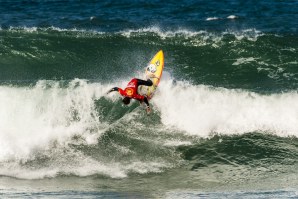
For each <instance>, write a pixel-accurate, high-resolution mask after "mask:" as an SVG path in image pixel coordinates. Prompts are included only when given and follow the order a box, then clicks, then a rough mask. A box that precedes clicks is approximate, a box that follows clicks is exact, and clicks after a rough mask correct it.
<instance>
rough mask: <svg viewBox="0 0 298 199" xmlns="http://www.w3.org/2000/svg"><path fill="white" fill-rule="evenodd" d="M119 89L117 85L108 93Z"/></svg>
mask: <svg viewBox="0 0 298 199" xmlns="http://www.w3.org/2000/svg"><path fill="white" fill-rule="evenodd" d="M117 90H118V88H117V87H114V88H112V89H111V90H109V91H108V92H107V94H109V93H110V92H113V91H117Z"/></svg>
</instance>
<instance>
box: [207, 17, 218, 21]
mask: <svg viewBox="0 0 298 199" xmlns="http://www.w3.org/2000/svg"><path fill="white" fill-rule="evenodd" d="M215 20H219V18H218V17H208V18H207V19H206V21H215Z"/></svg>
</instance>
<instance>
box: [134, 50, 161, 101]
mask: <svg viewBox="0 0 298 199" xmlns="http://www.w3.org/2000/svg"><path fill="white" fill-rule="evenodd" d="M163 68H164V55H163V51H162V50H160V51H158V52H157V53H156V54H155V55H154V57H153V58H152V59H151V61H150V62H149V64H148V65H147V67H146V69H145V78H146V79H151V81H152V82H153V85H152V86H140V94H142V95H145V96H146V97H147V98H148V99H151V98H152V97H153V95H154V93H155V91H156V89H157V86H158V84H159V82H160V79H161V75H162V71H163Z"/></svg>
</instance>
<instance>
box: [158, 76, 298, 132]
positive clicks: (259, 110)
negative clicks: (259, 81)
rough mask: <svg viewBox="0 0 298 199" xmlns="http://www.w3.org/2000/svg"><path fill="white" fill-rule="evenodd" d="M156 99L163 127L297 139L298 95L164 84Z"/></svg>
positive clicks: (183, 84)
mask: <svg viewBox="0 0 298 199" xmlns="http://www.w3.org/2000/svg"><path fill="white" fill-rule="evenodd" d="M159 90H160V92H158V94H157V95H156V96H155V97H154V98H153V101H154V105H155V106H156V107H158V109H159V110H160V112H161V120H162V122H163V124H164V125H166V126H168V127H170V126H173V127H174V128H178V129H180V130H181V131H184V132H186V133H187V134H191V135H197V136H201V137H208V136H210V135H212V134H213V133H220V134H225V135H231V134H243V133H247V132H255V131H259V132H269V133H274V134H276V135H279V136H298V129H297V122H298V112H297V111H296V110H297V108H298V94H297V93H296V92H289V93H282V94H271V95H260V94H257V93H253V92H248V91H242V90H228V89H224V88H217V89H214V88H210V87H207V86H203V85H197V86H195V85H191V84H189V83H186V82H177V84H173V82H172V81H171V80H168V81H162V82H161V84H160V86H159Z"/></svg>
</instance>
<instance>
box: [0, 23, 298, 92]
mask: <svg viewBox="0 0 298 199" xmlns="http://www.w3.org/2000/svg"><path fill="white" fill-rule="evenodd" d="M0 34H1V37H2V43H1V46H0V48H1V51H2V56H1V58H0V63H1V71H2V72H1V74H0V77H1V80H2V81H4V82H5V81H22V80H24V81H28V80H31V81H36V80H40V79H65V80H69V79H73V78H82V79H89V80H103V81H107V80H111V79H117V78H119V77H120V78H122V77H127V78H129V76H130V74H131V71H134V72H136V71H140V70H142V68H143V66H145V65H146V64H147V62H148V60H149V59H150V58H148V57H151V56H153V55H154V53H155V52H156V51H157V50H158V49H163V50H164V51H165V55H166V57H167V59H166V65H167V68H166V70H168V71H171V73H172V75H173V76H174V77H175V78H177V79H180V80H188V81H190V82H193V83H194V84H205V85H212V86H221V87H226V88H241V89H249V90H254V91H260V92H268V91H270V92H275V91H284V90H292V89H296V88H297V69H296V68H297V67H296V65H297V60H296V57H297V46H298V43H297V41H298V40H297V36H291V35H284V36H282V35H281V36H280V35H274V34H265V33H262V32H259V31H256V30H253V29H252V30H243V31H241V32H222V33H213V32H206V31H199V32H191V31H187V30H177V31H174V32H173V31H161V30H160V29H159V28H155V27H152V28H147V29H139V30H126V31H121V32H115V33H101V32H92V31H78V30H61V29H57V28H43V29H40V28H10V29H9V30H1V31H0Z"/></svg>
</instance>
